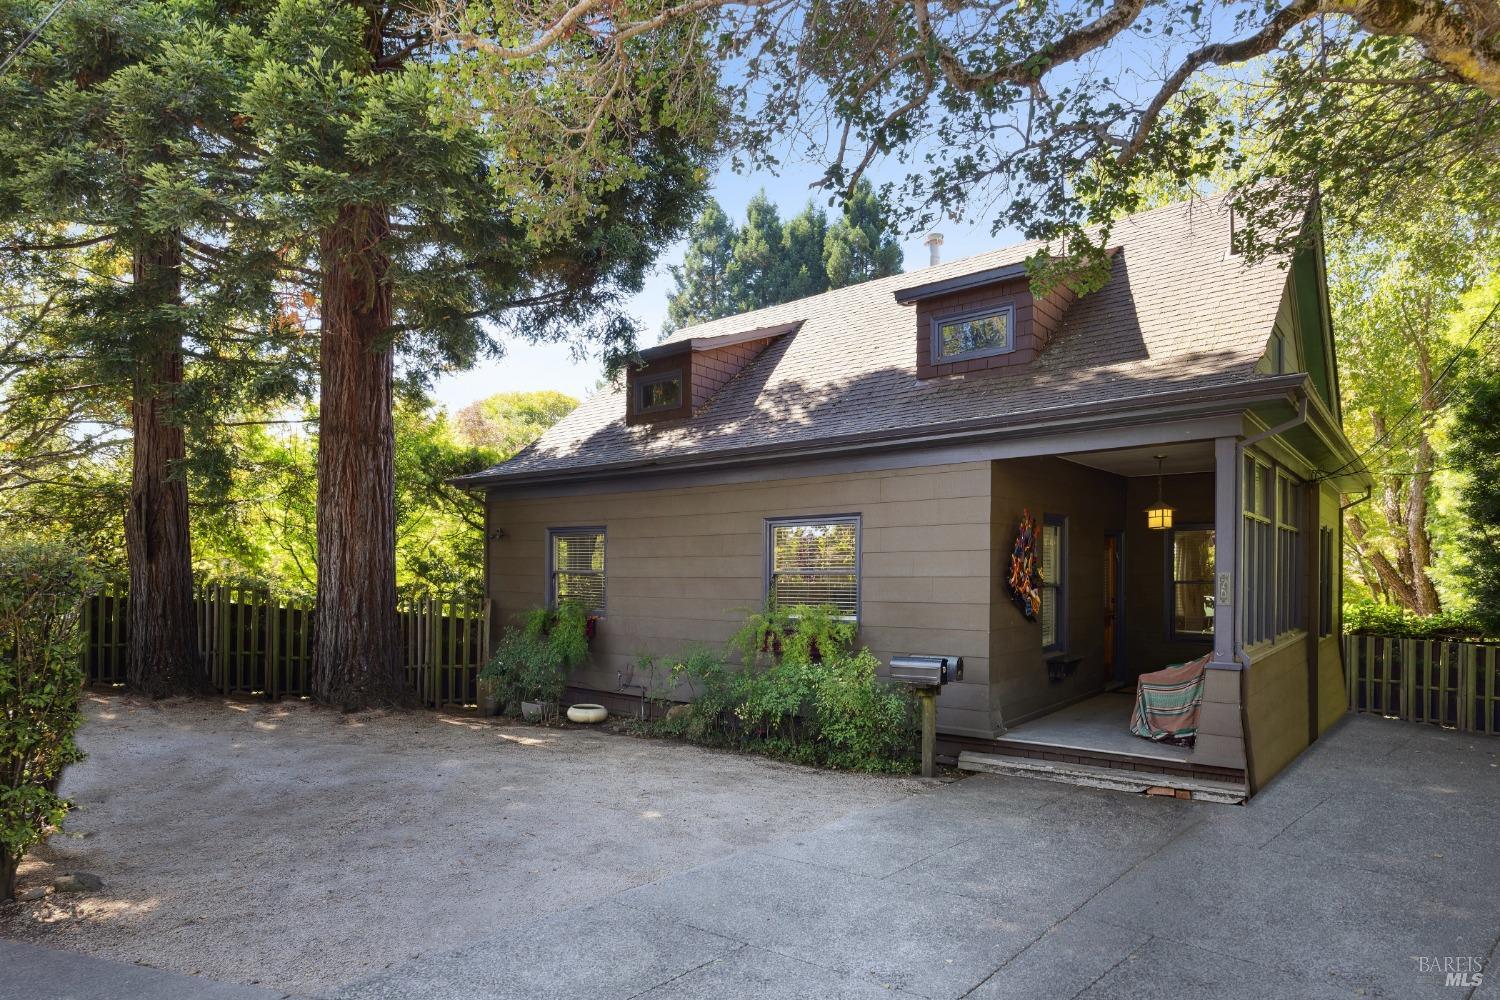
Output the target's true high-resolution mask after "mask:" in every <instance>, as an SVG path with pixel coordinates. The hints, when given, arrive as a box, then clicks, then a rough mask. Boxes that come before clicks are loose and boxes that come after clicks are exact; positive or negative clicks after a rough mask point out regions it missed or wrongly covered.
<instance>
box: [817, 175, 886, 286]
mask: <svg viewBox="0 0 1500 1000" xmlns="http://www.w3.org/2000/svg"><path fill="white" fill-rule="evenodd" d="M890 215H891V213H890V210H889V209H888V208H887V207H886V204H885V199H883V198H882V197H881V196H880V195H879V194H877V193H876V191H875V188H874V185H872V184H871V183H870V182H869V181H868V180H866V179H864V178H861V179H860V181H859V183H857V184H855V185H854V191H853V193H851V194H850V196H849V199H848V200H847V201H846V202H844V217H843V218H842V219H840V220H839V221H838V222H835V223H834V224H833V225H832V226H831V227H829V229H828V236H827V239H826V240H825V241H824V244H823V267H824V270H825V272H826V273H827V275H828V287H829V288H843V287H844V286H845V285H857V284H859V283H860V282H861V281H870V280H871V279H874V278H884V277H887V276H889V275H892V274H900V273H901V244H900V242H898V241H897V239H896V233H895V230H894V228H893V227H892V225H891V222H890Z"/></svg>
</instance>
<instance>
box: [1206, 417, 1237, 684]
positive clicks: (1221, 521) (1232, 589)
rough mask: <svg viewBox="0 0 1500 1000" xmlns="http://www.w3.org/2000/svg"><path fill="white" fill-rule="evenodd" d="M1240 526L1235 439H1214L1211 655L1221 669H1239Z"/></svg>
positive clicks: (1216, 665) (1214, 662)
mask: <svg viewBox="0 0 1500 1000" xmlns="http://www.w3.org/2000/svg"><path fill="white" fill-rule="evenodd" d="M1239 529H1240V454H1239V448H1238V439H1236V438H1232V437H1221V438H1215V439H1214V576H1215V583H1214V658H1213V664H1212V666H1214V667H1217V668H1218V669H1220V670H1238V669H1239V667H1240V662H1239V659H1238V658H1237V657H1236V655H1235V650H1236V645H1237V644H1236V641H1235V638H1236V633H1237V632H1238V630H1239V617H1240V616H1239V597H1240V593H1241V590H1242V588H1241V586H1240V580H1239V572H1238V565H1237V559H1238V556H1239V550H1240V547H1239Z"/></svg>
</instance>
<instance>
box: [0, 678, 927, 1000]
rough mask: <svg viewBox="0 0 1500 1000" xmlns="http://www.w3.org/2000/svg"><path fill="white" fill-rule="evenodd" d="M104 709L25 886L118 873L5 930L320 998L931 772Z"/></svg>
mask: <svg viewBox="0 0 1500 1000" xmlns="http://www.w3.org/2000/svg"><path fill="white" fill-rule="evenodd" d="M86 714H87V722H86V723H85V725H84V727H83V729H82V730H81V732H80V735H79V742H80V744H81V745H82V746H83V748H84V749H85V750H86V751H87V752H88V754H89V759H88V760H87V761H85V762H84V763H83V764H80V765H78V766H77V767H74V768H72V769H70V770H69V771H68V772H67V775H66V776H65V779H64V784H63V789H62V791H63V794H65V795H67V796H69V797H71V798H72V799H74V800H75V801H76V802H77V803H78V806H79V809H78V811H76V812H75V813H73V814H72V816H71V817H70V818H69V820H68V823H67V831H68V832H67V833H66V834H65V835H63V836H60V837H55V838H53V840H52V841H51V843H50V845H49V846H48V847H46V848H44V849H43V850H41V851H39V852H37V853H36V854H35V855H33V856H32V857H31V858H30V859H28V860H27V861H25V862H24V863H23V865H22V868H21V877H20V887H21V888H22V889H23V890H24V889H26V888H28V887H30V886H36V885H46V884H48V883H50V882H51V880H52V878H53V876H54V875H55V874H57V873H59V872H68V871H87V872H92V873H95V874H98V875H100V876H102V877H103V879H104V883H105V888H104V890H103V891H102V892H98V893H94V894H90V895H86V896H74V895H53V896H51V897H48V899H47V900H45V901H44V902H41V903H37V904H27V905H23V906H20V907H9V908H0V936H5V937H9V938H13V939H19V940H22V941H28V942H32V943H36V944H44V945H49V946H52V947H56V948H67V949H74V950H77V951H83V952H87V953H88V954H91V955H96V956H100V957H103V958H111V959H117V960H122V961H130V962H142V963H145V964H147V965H151V966H156V967H158V968H163V969H171V970H174V971H177V972H183V973H191V974H201V975H203V976H207V977H211V978H214V979H224V980H231V981H236V982H240V983H265V984H274V985H275V986H277V987H279V988H281V989H284V990H289V991H292V992H296V993H304V994H310V993H316V992H319V991H321V990H325V989H328V988H330V987H332V986H334V985H335V984H338V983H343V982H347V981H349V980H351V979H357V978H360V977H363V976H368V975H371V974H373V973H376V972H378V971H380V970H381V969H384V968H386V967H387V966H390V965H391V964H393V963H396V962H401V961H412V960H415V959H419V958H422V957H424V956H427V955H431V954H434V953H442V952H447V951H451V950H452V949H455V948H460V947H462V946H464V945H465V944H467V943H470V942H473V941H476V940H487V939H490V938H493V937H495V936H497V935H500V934H501V933H502V932H503V931H504V930H505V929H506V928H509V927H515V926H518V925H529V924H533V923H535V922H536V921H537V920H539V919H541V918H543V917H545V916H546V915H548V914H551V913H557V912H560V911H564V910H567V909H570V908H572V907H576V906H579V905H581V904H585V903H589V902H592V901H595V900H599V899H603V898H605V897H607V896H609V895H612V894H614V893H617V892H620V891H622V890H625V889H629V888H631V887H632V886H637V885H642V884H644V883H647V882H651V881H654V880H656V879H660V878H664V877H666V876H668V875H671V874H673V873H675V872H680V871H684V870H687V869H689V868H693V867H695V866H697V865H701V864H705V863H707V862H711V861H714V860H716V859H719V858H723V857H726V856H728V855H731V854H733V853H735V852H736V851H741V850H745V849H747V848H751V847H756V846H759V845H763V844H765V843H767V842H769V841H771V840H773V839H776V838H779V837H783V836H786V835H787V834H788V833H796V832H799V831H804V830H812V829H816V828H818V827H821V826H823V825H825V824H827V823H830V822H832V821H834V820H837V819H839V818H840V817H842V816H845V815H847V814H848V813H850V812H853V811H856V810H862V809H868V808H871V807H873V806H880V805H885V804H889V803H892V802H898V801H901V800H903V799H908V798H910V797H912V795H913V794H914V793H917V792H919V791H921V790H922V788H923V787H924V782H922V781H921V780H920V779H901V778H896V779H893V778H881V777H867V776H859V775H847V774H836V773H831V772H826V771H816V770H812V769H809V768H803V767H793V766H790V765H783V764H778V763H775V762H771V761H766V760H760V759H756V758H751V757H741V756H735V755H730V754H723V753H714V752H710V751H704V750H699V749H695V748H692V747H685V746H681V745H677V744H670V743H664V742H659V741H654V740H644V739H634V738H631V737H625V736H615V735H611V734H608V733H601V732H597V731H593V730H586V729H561V728H559V729H548V728H542V727H534V726H523V725H516V726H507V725H499V724H490V723H489V722H487V721H480V720H477V719H473V718H466V717H462V716H445V715H437V714H434V713H430V712H404V713H388V714H387V713H376V714H363V715H342V714H340V713H338V712H335V711H330V710H325V709H319V708H314V707H312V706H310V705H306V704H300V703H296V702H290V703H280V704H265V703H256V702H234V701H217V700H216V701H186V700H183V701H178V700H174V701H167V702H160V703H154V704H153V703H152V702H149V701H145V700H142V699H136V698H130V697H126V696H97V695H94V696H90V697H89V698H88V700H87V703H86Z"/></svg>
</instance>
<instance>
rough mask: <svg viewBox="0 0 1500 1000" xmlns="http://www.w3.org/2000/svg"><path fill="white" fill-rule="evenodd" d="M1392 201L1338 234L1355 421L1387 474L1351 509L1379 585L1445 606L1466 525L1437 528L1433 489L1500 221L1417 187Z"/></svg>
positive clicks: (1388, 593)
mask: <svg viewBox="0 0 1500 1000" xmlns="http://www.w3.org/2000/svg"><path fill="white" fill-rule="evenodd" d="M1424 195H1425V193H1424ZM1392 209H1393V211H1392V212H1391V214H1390V215H1389V216H1388V217H1387V218H1386V219H1385V220H1384V221H1382V222H1378V223H1377V222H1375V221H1374V220H1367V221H1366V223H1365V224H1364V225H1363V226H1362V227H1361V228H1359V229H1352V228H1349V227H1348V226H1347V224H1343V223H1341V222H1338V221H1337V220H1336V223H1335V225H1334V226H1333V229H1332V231H1331V233H1330V239H1329V262H1330V265H1329V270H1330V287H1329V297H1330V305H1331V307H1332V310H1333V319H1334V331H1335V335H1336V336H1337V338H1338V348H1339V360H1340V362H1341V368H1342V372H1341V374H1342V379H1341V383H1342V385H1341V388H1342V391H1343V395H1344V416H1345V424H1346V426H1347V428H1348V431H1349V433H1350V436H1351V438H1352V440H1353V441H1354V443H1355V445H1356V446H1357V447H1359V448H1360V449H1361V450H1362V451H1363V452H1364V453H1365V454H1366V455H1367V459H1366V461H1367V464H1368V465H1369V466H1370V468H1371V471H1372V472H1373V473H1374V475H1375V478H1376V487H1375V491H1374V494H1373V495H1372V497H1371V499H1370V502H1369V503H1368V504H1359V505H1353V506H1351V507H1350V508H1349V510H1348V511H1347V513H1346V515H1345V521H1346V526H1347V528H1348V537H1349V540H1350V543H1351V544H1352V546H1353V549H1354V553H1355V556H1356V560H1355V566H1356V569H1357V570H1358V571H1359V573H1360V575H1361V576H1364V577H1365V578H1366V579H1365V582H1366V584H1367V585H1368V586H1369V588H1370V590H1371V591H1372V592H1373V593H1375V594H1377V595H1379V596H1382V597H1384V598H1386V599H1387V600H1389V601H1390V602H1392V603H1395V604H1399V605H1401V606H1402V607H1405V608H1408V609H1409V610H1412V611H1415V612H1418V613H1420V614H1435V613H1437V612H1438V611H1440V610H1442V607H1443V599H1442V596H1441V593H1440V588H1439V584H1440V583H1441V582H1444V581H1442V580H1441V579H1440V577H1441V576H1442V575H1443V574H1442V573H1441V571H1440V568H1439V564H1440V562H1441V561H1442V560H1443V557H1444V552H1443V549H1444V548H1447V549H1448V550H1449V552H1448V553H1447V555H1448V559H1449V562H1451V561H1452V557H1453V556H1454V555H1456V553H1454V552H1452V550H1453V549H1454V548H1456V547H1457V546H1458V545H1460V544H1461V536H1462V532H1460V533H1458V535H1457V536H1455V537H1439V536H1438V528H1437V523H1436V522H1437V512H1436V510H1435V507H1434V494H1435V491H1436V484H1437V482H1438V480H1439V477H1441V476H1442V468H1443V466H1445V465H1446V464H1448V463H1447V462H1445V461H1443V452H1444V449H1445V446H1446V425H1447V422H1448V414H1449V413H1450V412H1451V403H1452V401H1453V400H1454V399H1455V398H1456V396H1455V389H1456V388H1457V387H1458V383H1459V381H1460V378H1461V376H1462V371H1461V370H1460V369H1459V368H1458V366H1459V365H1460V364H1461V363H1462V362H1463V358H1464V355H1465V353H1466V352H1467V351H1468V350H1469V348H1470V346H1471V345H1470V338H1471V337H1472V336H1473V335H1474V331H1473V330H1472V329H1471V327H1472V322H1471V321H1469V319H1468V318H1467V316H1466V310H1465V304H1466V303H1467V302H1468V301H1469V299H1470V297H1471V296H1472V295H1473V294H1474V293H1476V292H1479V293H1484V292H1485V290H1486V289H1487V288H1488V287H1490V286H1491V285H1492V284H1493V282H1494V281H1495V279H1496V276H1497V274H1500V269H1497V265H1496V261H1497V259H1500V232H1497V230H1495V229H1494V228H1493V227H1492V226H1491V225H1490V224H1489V222H1488V220H1487V219H1486V218H1485V217H1484V214H1485V213H1483V212H1480V213H1478V214H1476V213H1475V212H1472V211H1467V210H1464V209H1463V208H1458V209H1457V210H1455V208H1454V206H1453V203H1452V201H1450V200H1448V199H1438V200H1437V201H1436V202H1428V201H1427V199H1426V198H1425V196H1419V195H1417V194H1415V193H1414V194H1413V195H1412V196H1410V197H1408V198H1405V199H1403V200H1401V201H1400V202H1398V203H1396V204H1394V205H1392Z"/></svg>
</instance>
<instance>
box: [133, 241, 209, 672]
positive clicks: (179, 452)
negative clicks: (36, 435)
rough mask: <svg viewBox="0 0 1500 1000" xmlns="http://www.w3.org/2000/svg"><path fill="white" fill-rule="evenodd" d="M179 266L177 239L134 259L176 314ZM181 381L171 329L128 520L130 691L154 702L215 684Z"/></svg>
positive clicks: (152, 353) (149, 396)
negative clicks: (205, 644)
mask: <svg viewBox="0 0 1500 1000" xmlns="http://www.w3.org/2000/svg"><path fill="white" fill-rule="evenodd" d="M180 267H181V257H180V249H179V246H178V243H177V241H176V239H174V238H169V239H164V240H162V241H160V242H155V243H152V244H150V245H149V246H146V247H143V248H141V249H140V250H138V251H137V252H136V254H135V257H134V261H133V268H132V270H133V276H134V280H135V284H136V286H137V287H138V289H139V290H140V292H141V294H142V296H143V297H144V298H145V300H146V302H147V304H148V305H150V306H154V307H156V308H158V309H160V308H163V307H167V308H170V307H171V306H172V305H174V304H176V303H178V302H179V301H180V299H181V291H180V281H181V274H180ZM153 325H154V323H153ZM165 326H166V324H165V323H164V327H165ZM181 384H182V335H181V332H180V329H179V328H178V327H176V326H175V324H173V325H171V326H170V332H166V330H165V329H164V332H163V333H162V334H161V336H160V337H159V338H157V339H156V340H155V342H154V344H153V345H152V346H151V347H150V348H148V350H147V351H146V352H145V354H144V356H143V357H142V359H141V364H140V367H139V370H138V373H137V375H136V378H135V385H134V387H133V393H132V399H131V403H130V419H131V426H132V430H133V436H134V445H133V462H132V467H131V478H130V508H129V510H128V511H126V514H125V554H126V559H127V561H128V562H129V564H130V600H129V603H128V610H127V612H126V614H127V621H128V623H129V635H130V650H129V662H128V665H127V668H126V678H127V680H128V681H129V682H130V686H131V688H132V689H134V690H135V691H137V692H139V693H140V694H144V695H148V696H149V697H152V698H164V697H166V696H167V695H171V694H186V693H193V692H201V691H202V690H204V689H205V688H206V686H207V678H206V677H205V676H204V673H203V664H202V661H201V659H200V657H199V656H198V634H197V619H196V616H195V615H194V613H193V554H192V546H191V543H190V541H189V531H188V496H187V479H186V477H185V474H184V472H183V467H182V466H183V460H184V458H185V457H186V454H185V449H184V443H183V433H182V426H181V424H179V423H178V422H177V421H176V420H175V419H174V418H173V416H172V412H171V411H172V406H173V404H174V403H175V401H176V393H177V387H178V386H179V385H181Z"/></svg>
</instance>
